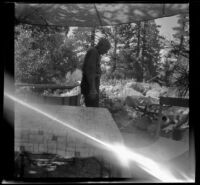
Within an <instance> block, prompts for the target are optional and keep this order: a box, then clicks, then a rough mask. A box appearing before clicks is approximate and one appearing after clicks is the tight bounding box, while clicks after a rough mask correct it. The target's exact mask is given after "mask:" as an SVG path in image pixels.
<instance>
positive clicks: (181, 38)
mask: <svg viewBox="0 0 200 185" xmlns="http://www.w3.org/2000/svg"><path fill="white" fill-rule="evenodd" d="M178 24H179V25H178V27H175V28H174V30H176V31H177V32H176V33H175V34H174V35H173V36H174V41H173V42H172V50H171V54H172V55H174V56H175V58H176V59H177V60H176V61H175V63H174V69H173V70H174V73H173V75H172V84H173V85H174V86H176V87H177V88H178V90H179V96H181V97H184V96H186V95H187V94H188V91H189V79H188V77H189V17H188V14H181V15H179V20H178Z"/></svg>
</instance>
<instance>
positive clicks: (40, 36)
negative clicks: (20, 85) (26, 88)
mask: <svg viewBox="0 0 200 185" xmlns="http://www.w3.org/2000/svg"><path fill="white" fill-rule="evenodd" d="M15 30H16V35H15V36H16V37H15V79H16V81H20V82H26V83H55V81H56V80H57V81H59V80H60V81H62V80H63V79H64V78H65V74H66V73H67V71H69V70H73V69H75V68H76V66H77V57H76V54H75V52H74V48H73V47H72V44H71V43H72V41H70V40H68V39H67V38H66V32H67V30H65V29H58V28H57V29H54V28H48V27H37V26H28V25H18V26H16V28H15ZM61 31H62V32H61Z"/></svg>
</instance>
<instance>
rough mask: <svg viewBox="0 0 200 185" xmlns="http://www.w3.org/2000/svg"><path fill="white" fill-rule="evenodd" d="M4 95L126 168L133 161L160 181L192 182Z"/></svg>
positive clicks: (6, 94) (125, 148)
mask: <svg viewBox="0 0 200 185" xmlns="http://www.w3.org/2000/svg"><path fill="white" fill-rule="evenodd" d="M4 95H5V96H7V97H8V98H10V99H12V100H13V101H15V102H17V103H19V104H21V105H23V106H25V107H27V108H29V109H32V110H34V111H36V112H38V113H40V114H42V115H44V116H46V117H48V118H49V119H51V120H54V121H56V122H57V123H60V124H62V125H64V126H66V127H68V128H70V129H72V130H74V131H76V132H78V133H79V134H81V135H83V136H85V137H87V138H90V139H91V140H93V141H95V142H97V143H99V144H101V145H103V146H104V147H106V148H107V149H108V150H109V151H112V152H114V153H115V155H116V156H117V157H118V159H119V160H120V161H121V163H122V164H123V165H124V166H126V167H128V166H129V165H130V162H131V161H134V162H136V163H137V164H138V165H139V167H141V168H142V169H143V170H145V171H146V172H148V173H149V174H151V175H153V176H154V177H156V178H157V179H159V180H160V181H162V182H185V181H187V182H188V181H189V180H190V179H189V178H187V179H184V180H183V179H182V180H179V179H177V178H176V177H175V176H174V175H173V174H172V173H170V171H169V170H167V169H165V168H164V167H161V166H159V165H158V163H156V162H155V161H153V160H151V159H149V158H147V157H144V156H142V155H140V154H137V153H135V152H133V151H132V150H130V149H128V148H127V147H125V146H123V145H121V144H116V145H113V144H112V145H111V144H109V143H106V142H103V141H101V140H99V139H97V138H95V137H93V136H91V135H89V134H87V133H85V132H82V131H81V130H79V129H77V128H75V127H73V126H71V125H69V124H67V123H66V122H63V121H61V120H59V119H57V118H56V117H54V116H51V115H50V114H48V113H47V112H44V111H42V110H40V109H39V108H37V107H34V106H32V105H29V104H28V103H26V102H24V101H22V100H20V99H19V98H16V97H14V96H13V95H11V94H9V93H4Z"/></svg>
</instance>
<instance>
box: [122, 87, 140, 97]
mask: <svg viewBox="0 0 200 185" xmlns="http://www.w3.org/2000/svg"><path fill="white" fill-rule="evenodd" d="M119 96H120V97H123V98H124V99H125V98H126V97H127V96H138V97H143V94H142V93H140V92H138V91H136V90H134V89H132V88H127V87H126V88H124V89H122V90H121V91H120V92H119Z"/></svg>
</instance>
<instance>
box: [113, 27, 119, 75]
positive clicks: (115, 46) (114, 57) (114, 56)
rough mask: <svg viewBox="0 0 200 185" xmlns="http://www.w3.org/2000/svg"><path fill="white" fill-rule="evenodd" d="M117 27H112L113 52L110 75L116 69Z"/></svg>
mask: <svg viewBox="0 0 200 185" xmlns="http://www.w3.org/2000/svg"><path fill="white" fill-rule="evenodd" d="M117 43H118V40H117V26H115V27H114V50H113V67H112V73H114V71H115V70H116V67H117Z"/></svg>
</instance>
